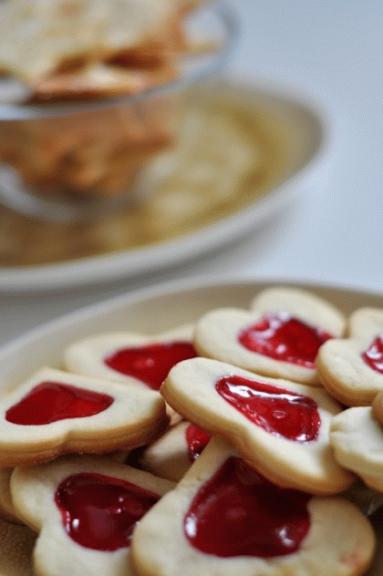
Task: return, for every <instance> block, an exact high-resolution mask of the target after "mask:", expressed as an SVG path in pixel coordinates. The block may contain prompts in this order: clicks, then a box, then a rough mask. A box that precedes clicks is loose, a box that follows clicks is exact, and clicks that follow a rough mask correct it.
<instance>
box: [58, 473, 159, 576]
mask: <svg viewBox="0 0 383 576" xmlns="http://www.w3.org/2000/svg"><path fill="white" fill-rule="evenodd" d="M158 499H159V497H158V496H157V495H156V494H153V493H152V492H149V491H147V490H144V489H143V488H140V487H139V486H136V485H134V484H131V483H130V482H127V481H126V480H120V479H118V478H112V477H110V476H104V475H102V474H93V473H82V474H76V475H74V476H70V477H69V478H67V479H66V480H64V481H63V482H62V483H61V484H60V486H59V487H58V488H57V491H56V494H55V502H56V505H57V507H58V508H59V510H60V512H61V517H62V521H63V525H64V528H65V530H66V532H67V534H69V536H70V537H71V538H72V540H74V541H75V542H77V544H80V545H81V546H84V547H85V548H92V549H93V550H102V551H108V552H112V551H114V550H118V549H119V548H126V547H128V546H130V542H131V539H132V534H133V530H134V527H135V525H136V523H137V522H138V521H139V520H140V519H141V518H142V517H143V516H144V514H146V512H147V511H148V510H149V509H150V508H151V507H152V506H153V505H154V504H155V503H156V502H157V501H158ZM96 572H97V571H96Z"/></svg>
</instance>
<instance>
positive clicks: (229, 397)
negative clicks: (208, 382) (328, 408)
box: [215, 376, 321, 442]
mask: <svg viewBox="0 0 383 576" xmlns="http://www.w3.org/2000/svg"><path fill="white" fill-rule="evenodd" d="M215 388H216V390H217V392H218V394H219V395H220V396H221V397H222V398H224V399H225V400H226V402H228V403H229V404H230V405H231V406H233V407H234V408H236V409H237V410H238V411H239V412H241V414H243V415H244V416H246V418H247V419H248V420H250V421H251V422H253V423H254V424H256V425H257V426H260V427H261V428H263V429H264V430H266V432H269V433H270V434H274V435H275V436H282V437H283V438H287V439H288V440H294V441H296V442H310V441H311V440H315V439H316V438H317V437H318V434H319V428H320V424H321V419H320V414H319V411H318V405H317V403H316V402H315V401H314V400H313V399H312V398H310V397H308V396H304V395H303V394H298V393H296V392H292V391H291V390H286V389H284V388H279V387H277V386H272V385H270V384H267V383H265V382H257V381H256V380H249V379H248V378H243V377H242V376H227V377H225V378H221V379H220V380H218V382H217V383H216V385H215Z"/></svg>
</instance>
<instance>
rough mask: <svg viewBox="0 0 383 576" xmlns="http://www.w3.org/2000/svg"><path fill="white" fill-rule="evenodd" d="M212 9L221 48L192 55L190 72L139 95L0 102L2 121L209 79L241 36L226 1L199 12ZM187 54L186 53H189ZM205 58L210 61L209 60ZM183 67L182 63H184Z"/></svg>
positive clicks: (100, 105) (124, 100)
mask: <svg viewBox="0 0 383 576" xmlns="http://www.w3.org/2000/svg"><path fill="white" fill-rule="evenodd" d="M203 11H205V12H207V13H208V12H209V11H210V12H211V13H212V14H213V15H214V16H215V18H217V21H219V23H220V24H221V26H222V28H223V42H222V45H220V46H219V47H218V49H217V50H216V51H215V52H213V53H211V54H208V55H207V56H206V55H202V56H201V55H200V56H198V55H197V56H191V58H193V60H194V61H195V62H197V63H198V65H197V67H196V69H195V70H192V71H187V72H186V73H185V75H184V76H183V77H181V78H177V79H174V80H171V81H169V82H166V83H164V84H162V85H160V86H156V87H153V88H149V89H147V90H144V91H143V92H140V93H138V94H131V95H123V96H115V97H108V98H100V99H95V100H86V101H78V102H57V103H52V104H46V103H44V104H43V105H41V104H40V105H39V104H11V103H9V104H8V103H4V104H0V122H7V121H17V120H33V119H39V118H41V119H42V118H51V117H55V116H57V117H58V116H66V115H70V114H76V113H81V112H92V111H95V110H102V109H107V108H113V107H115V106H118V105H125V106H129V105H132V106H133V105H137V104H140V103H143V102H145V101H146V100H150V99H151V98H155V97H157V96H162V95H166V94H168V93H171V92H177V91H179V90H183V89H186V88H188V87H189V86H191V85H193V84H195V83H197V82H199V81H202V80H204V79H205V78H208V77H209V76H210V75H212V74H214V73H216V72H219V71H220V70H221V69H222V68H223V67H224V65H225V64H226V62H227V60H228V58H229V56H230V55H231V53H232V51H233V48H234V47H235V45H236V43H237V39H238V36H239V22H238V19H237V15H236V12H235V10H234V9H233V8H232V7H231V6H230V5H228V3H227V2H226V1H225V0H208V1H207V2H205V3H204V4H203V5H202V6H201V7H200V8H198V9H197V13H201V12H203ZM186 57H187V56H186ZM206 59H207V60H208V61H206ZM181 66H182V64H181Z"/></svg>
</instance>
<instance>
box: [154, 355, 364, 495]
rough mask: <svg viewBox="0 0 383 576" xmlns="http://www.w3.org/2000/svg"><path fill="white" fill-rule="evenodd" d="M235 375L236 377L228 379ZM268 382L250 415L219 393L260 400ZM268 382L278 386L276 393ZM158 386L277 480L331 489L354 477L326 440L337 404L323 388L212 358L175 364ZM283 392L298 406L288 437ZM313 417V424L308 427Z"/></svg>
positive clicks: (334, 490)
mask: <svg viewBox="0 0 383 576" xmlns="http://www.w3.org/2000/svg"><path fill="white" fill-rule="evenodd" d="M236 378H237V379H239V380H240V381H239V382H238V381H237V382H236V383H234V384H233V379H234V380H235V379H236ZM242 379H243V380H242ZM219 383H221V384H222V383H223V384H224V386H223V387H222V388H221V389H220V390H221V392H219V391H218V390H217V386H218V384H219ZM251 383H253V385H254V386H256V385H258V386H261V388H262V390H261V392H260V393H259V394H258V395H257V391H255V392H252V391H251V390H249V386H248V385H251ZM245 386H248V388H247V389H245ZM233 387H234V388H233ZM268 387H272V390H271V393H269V394H270V396H269V400H266V403H263V404H262V405H260V406H258V405H257V406H253V407H250V409H249V410H250V411H251V416H252V418H253V419H252V420H251V419H249V418H248V417H247V416H245V415H244V414H243V413H242V412H240V411H239V409H238V408H237V407H235V406H234V405H233V404H232V403H229V400H227V399H225V397H224V394H226V395H227V394H231V398H232V401H233V402H239V403H241V405H242V407H243V408H246V406H247V405H248V404H249V403H251V402H252V399H254V398H255V401H256V402H257V401H258V402H259V401H262V399H263V398H264V397H265V396H267V394H268V392H267V388H268ZM250 388H251V386H250ZM273 388H274V389H275V388H277V389H281V390H282V392H281V394H278V393H276V392H275V390H273ZM231 389H233V392H231ZM225 390H226V392H225ZM255 390H256V388H255ZM161 392H162V394H163V396H164V397H165V399H166V401H167V402H168V403H169V404H170V405H171V406H172V407H173V408H174V409H175V410H176V411H177V412H179V413H180V414H182V416H184V417H185V419H187V420H190V421H192V422H195V423H196V424H198V426H200V427H201V428H202V429H204V430H207V431H208V432H211V433H216V434H220V435H222V436H224V437H225V438H226V439H227V440H228V441H229V442H231V443H232V444H233V445H234V446H235V447H236V448H237V450H238V451H239V453H240V454H241V456H242V457H243V458H244V459H245V460H246V462H248V463H249V464H250V465H251V466H253V467H254V468H255V469H256V470H258V471H260V472H261V473H262V474H263V475H264V476H266V477H267V478H269V479H270V480H271V481H273V482H275V483H277V484H279V485H281V486H285V487H292V488H298V489H301V490H305V491H308V492H311V493H313V494H333V493H337V492H341V491H342V490H345V489H346V488H347V487H348V486H349V485H350V484H351V482H352V480H353V478H352V476H351V475H350V474H349V473H348V472H347V471H345V470H343V468H341V467H340V466H339V464H338V463H337V462H336V461H335V459H334V456H333V454H332V449H331V447H330V444H329V428H330V424H331V420H332V418H333V416H334V415H336V414H338V413H339V412H340V410H341V408H340V406H339V405H338V404H337V403H336V402H335V401H334V400H333V399H332V398H331V397H330V396H329V395H328V394H327V393H326V392H325V391H324V390H322V389H319V388H315V387H312V386H305V385H303V384H295V383H292V382H289V381H287V380H277V379H272V378H266V377H263V376H258V375H255V374H253V373H251V372H247V371H245V370H241V369H240V368H236V367H235V366H232V365H230V364H224V363H222V362H217V361H215V360H207V359H204V358H195V359H192V360H186V361H184V362H181V363H180V364H178V365H177V366H175V368H173V369H172V370H171V371H170V374H169V377H168V378H167V380H166V381H165V383H164V384H163V386H162V388H161ZM287 393H289V394H292V398H291V399H290V401H291V403H292V406H293V408H292V409H294V408H295V407H296V406H299V405H300V406H302V409H300V408H299V407H298V408H297V409H298V410H299V412H298V413H297V414H295V415H294V422H295V424H293V425H294V426H295V425H296V426H297V432H296V434H297V439H289V437H288V435H286V433H285V430H286V427H287V429H288V427H289V426H290V422H291V410H290V414H289V412H288V411H287V410H288V409H289V406H287V407H286V406H285V405H284V404H282V405H281V404H280V402H282V403H283V401H284V398H286V394H287ZM295 395H298V396H295ZM299 396H300V397H301V398H300V399H299ZM275 399H276V400H275ZM278 402H279V404H278ZM267 410H269V411H270V415H268V414H267V413H266V412H267ZM268 416H269V417H268ZM254 419H257V423H255V422H254ZM314 419H315V422H316V424H315V427H312V426H314V423H315V422H314ZM301 422H302V423H303V422H306V424H305V425H303V424H301ZM263 424H264V425H263ZM281 426H282V433H281V428H280V427H281ZM301 426H302V428H301ZM278 427H279V428H278ZM267 429H268V430H267ZM306 430H307V431H308V432H309V433H308V434H307V435H306ZM282 434H283V435H282ZM291 438H295V436H292V437H291ZM299 438H301V439H303V440H299Z"/></svg>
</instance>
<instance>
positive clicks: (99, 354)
mask: <svg viewBox="0 0 383 576" xmlns="http://www.w3.org/2000/svg"><path fill="white" fill-rule="evenodd" d="M192 334H193V327H192V326H181V327H179V328H176V329H174V330H171V331H169V332H163V333H162V334H156V335H153V336H147V335H143V334H135V333H128V332H127V333H114V334H99V335H97V336H91V337H89V338H86V339H85V340H81V341H80V342H75V343H74V344H72V345H71V346H69V348H68V349H67V350H66V352H65V355H64V363H65V367H66V368H67V370H69V371H70V372H74V373H75V374H84V375H85V376H94V377H97V378H105V380H112V381H115V382H123V383H126V382H127V383H130V384H136V385H139V386H141V387H142V386H144V387H145V388H146V387H148V388H151V389H153V390H159V388H160V386H161V384H162V382H163V381H164V380H165V378H166V376H167V375H168V373H169V370H170V369H171V368H172V367H173V366H174V365H175V364H177V362H180V361H181V360H186V359H188V358H193V357H194V356H196V352H195V350H194V347H193V344H192Z"/></svg>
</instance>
